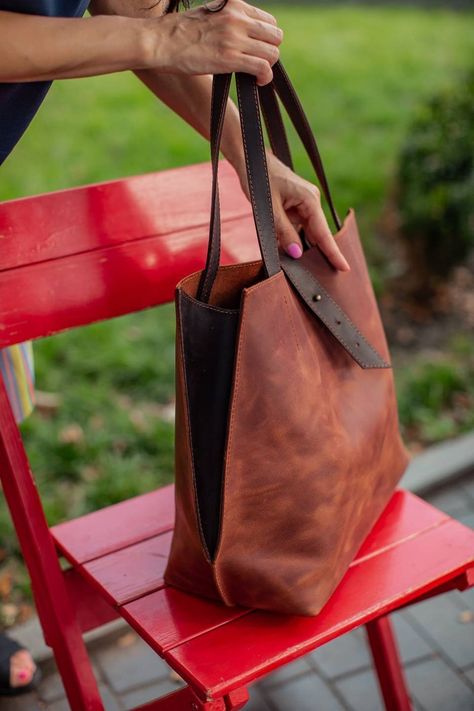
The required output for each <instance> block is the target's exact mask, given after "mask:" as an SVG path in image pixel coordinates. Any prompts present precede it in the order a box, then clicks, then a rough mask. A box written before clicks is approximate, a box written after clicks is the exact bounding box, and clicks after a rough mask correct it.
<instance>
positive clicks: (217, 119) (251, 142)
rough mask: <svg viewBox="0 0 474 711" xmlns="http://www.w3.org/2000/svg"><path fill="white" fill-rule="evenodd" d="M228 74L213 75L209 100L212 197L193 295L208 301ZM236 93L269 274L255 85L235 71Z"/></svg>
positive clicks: (216, 245) (272, 264) (272, 246)
mask: <svg viewBox="0 0 474 711" xmlns="http://www.w3.org/2000/svg"><path fill="white" fill-rule="evenodd" d="M230 80H231V75H230V74H216V75H215V76H214V80H213V90H212V100H211V158H212V199H211V222H210V230H209V246H208V252H207V260H206V266H205V268H204V271H203V273H202V276H201V280H200V283H199V287H198V291H197V298H198V299H199V300H200V301H204V302H208V301H209V298H210V295H211V291H212V287H213V284H214V281H215V278H216V275H217V271H218V268H219V262H220V252H221V216H220V204H219V188H218V171H219V151H220V145H221V140H222V131H223V127H224V119H225V111H226V108H227V103H228V98H229V89H230ZM236 80H237V95H238V104H239V113H240V124H241V129H242V140H243V145H244V154H245V163H246V168H247V178H248V182H249V190H250V198H251V203H252V210H253V215H254V222H255V228H256V231H257V238H258V242H259V246H260V252H261V255H262V260H263V265H264V269H265V274H266V276H267V277H271V276H273V275H274V274H277V273H278V272H279V271H280V270H281V266H280V258H279V253H278V242H277V238H276V232H275V225H274V221H273V205H272V199H271V192H270V179H269V177H268V169H267V161H266V154H265V144H264V141H263V130H262V125H261V120H260V107H259V100H258V93H257V84H256V80H255V78H254V77H252V76H251V75H249V74H242V73H237V74H236Z"/></svg>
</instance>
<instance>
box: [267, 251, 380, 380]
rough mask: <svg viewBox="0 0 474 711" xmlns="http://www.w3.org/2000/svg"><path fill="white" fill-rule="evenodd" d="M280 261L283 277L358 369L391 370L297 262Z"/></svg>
mask: <svg viewBox="0 0 474 711" xmlns="http://www.w3.org/2000/svg"><path fill="white" fill-rule="evenodd" d="M280 259H281V265H282V267H283V271H284V272H285V275H286V277H287V278H288V280H289V281H290V282H291V283H292V284H293V286H294V288H295V289H296V291H297V292H298V294H299V295H300V297H301V298H302V299H303V301H304V302H305V303H306V305H307V306H308V307H309V308H310V309H311V311H312V312H313V313H314V315H315V316H317V317H318V318H319V319H320V320H321V321H322V322H323V323H324V325H325V326H326V327H327V329H328V330H329V331H330V332H331V333H332V335H333V336H334V338H336V339H337V340H338V341H339V343H340V344H341V346H342V347H343V348H344V349H345V350H346V351H347V352H348V353H349V355H351V356H352V358H353V359H354V360H355V361H356V362H357V363H358V364H359V365H360V367H361V368H390V367H391V366H390V363H387V361H385V360H384V359H383V358H382V356H381V355H380V353H379V352H378V351H376V350H375V348H374V347H373V346H372V345H371V344H370V343H369V342H368V341H367V339H366V338H365V336H364V335H363V334H362V333H361V332H360V331H359V329H358V328H357V326H356V325H355V323H354V322H353V321H351V319H350V318H349V316H348V315H347V314H346V313H345V311H343V310H342V309H341V307H340V306H339V304H337V303H336V301H334V299H333V298H332V296H331V295H330V294H329V293H328V292H327V291H326V289H325V288H324V286H322V284H321V283H320V282H319V281H318V279H316V277H315V276H314V275H313V274H311V272H310V271H309V270H308V269H306V267H305V266H304V264H302V263H301V261H300V260H298V259H292V258H291V257H288V256H287V255H286V254H283V255H281V257H280Z"/></svg>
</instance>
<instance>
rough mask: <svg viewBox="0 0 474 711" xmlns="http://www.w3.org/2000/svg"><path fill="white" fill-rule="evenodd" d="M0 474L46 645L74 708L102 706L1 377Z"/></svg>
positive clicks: (87, 710)
mask: <svg viewBox="0 0 474 711" xmlns="http://www.w3.org/2000/svg"><path fill="white" fill-rule="evenodd" d="M0 479H1V481H2V485H3V492H4V495H5V499H6V501H7V504H8V507H9V509H10V513H11V516H12V519H13V523H14V525H15V529H16V532H17V536H18V539H19V541H20V545H21V549H22V553H23V557H24V559H25V562H26V565H27V566H28V571H29V573H30V577H31V582H32V587H33V593H34V597H35V601H36V604H37V608H38V614H39V617H40V621H41V626H42V628H43V630H44V635H45V639H46V641H47V644H48V645H49V646H51V647H52V648H53V651H54V655H55V658H56V662H57V665H58V668H59V671H60V673H61V677H62V679H63V681H64V686H65V689H66V693H67V697H68V700H69V704H70V706H71V709H72V711H104V706H103V703H102V701H101V698H100V694H99V690H98V687H97V682H96V679H95V677H94V673H93V671H92V666H91V663H90V659H89V657H88V654H87V650H86V647H85V644H84V641H83V639H82V634H81V630H80V628H79V625H78V622H77V619H76V616H75V613H74V609H73V608H72V606H71V601H70V599H69V597H68V594H67V590H66V586H65V583H64V578H63V574H62V571H61V567H60V565H59V561H58V557H57V554H56V550H55V548H54V543H53V539H52V537H51V534H50V532H49V528H48V524H47V522H46V518H45V515H44V511H43V508H42V505H41V499H40V497H39V493H38V490H37V488H36V485H35V482H34V479H33V476H32V473H31V470H30V467H29V463H28V459H27V457H26V452H25V450H24V447H23V443H22V440H21V437H20V433H19V431H18V428H17V426H16V424H15V420H14V417H13V413H12V411H11V407H10V404H9V401H8V397H7V393H6V391H5V386H4V384H3V380H2V379H1V378H0Z"/></svg>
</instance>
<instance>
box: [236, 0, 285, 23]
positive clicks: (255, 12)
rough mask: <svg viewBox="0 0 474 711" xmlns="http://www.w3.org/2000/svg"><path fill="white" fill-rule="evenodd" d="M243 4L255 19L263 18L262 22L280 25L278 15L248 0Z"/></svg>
mask: <svg viewBox="0 0 474 711" xmlns="http://www.w3.org/2000/svg"><path fill="white" fill-rule="evenodd" d="M242 5H243V6H244V11H245V12H246V14H247V15H248V16H249V17H252V18H253V19H255V20H262V22H268V23H269V24H270V25H278V22H277V19H276V17H274V16H273V15H272V14H271V13H269V12H266V10H260V8H259V7H254V6H253V5H249V4H248V3H246V2H244V3H242Z"/></svg>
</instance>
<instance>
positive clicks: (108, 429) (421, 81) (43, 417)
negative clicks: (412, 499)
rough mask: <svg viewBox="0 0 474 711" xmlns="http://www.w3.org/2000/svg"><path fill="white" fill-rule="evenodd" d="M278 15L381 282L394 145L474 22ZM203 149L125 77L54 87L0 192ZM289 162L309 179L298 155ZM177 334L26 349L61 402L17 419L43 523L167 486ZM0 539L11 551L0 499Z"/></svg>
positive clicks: (337, 11) (94, 176)
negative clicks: (382, 219)
mask: <svg viewBox="0 0 474 711" xmlns="http://www.w3.org/2000/svg"><path fill="white" fill-rule="evenodd" d="M265 5H266V6H267V7H271V4H270V3H268V4H267V3H265ZM275 13H276V14H277V15H278V17H279V19H280V23H281V25H282V27H283V28H284V29H285V33H286V38H285V43H284V46H283V49H282V55H283V60H284V63H285V64H286V66H287V68H288V70H289V72H290V74H291V76H292V77H293V79H294V82H295V84H296V86H297V87H298V90H299V91H300V94H301V97H302V99H303V101H304V104H305V106H306V107H307V110H308V113H309V116H310V118H311V121H312V124H313V126H314V128H315V130H316V133H317V136H318V137H319V139H320V142H321V146H322V152H323V155H324V157H325V159H326V162H327V165H328V172H329V175H330V178H331V182H332V184H333V186H334V192H335V195H336V201H337V203H338V206H339V209H340V211H341V212H342V213H344V212H345V211H346V209H347V208H348V207H349V206H354V207H355V208H356V209H357V211H358V213H359V215H360V222H361V224H362V226H363V232H364V240H365V243H366V246H367V249H368V254H369V260H370V262H371V267H372V269H373V274H374V275H375V276H376V277H377V279H378V281H379V282H380V280H381V279H382V278H383V274H384V269H385V268H386V264H385V262H384V251H385V246H384V244H383V242H381V241H380V238H377V236H376V224H377V220H378V218H379V216H380V214H381V211H382V210H383V206H384V201H385V198H386V195H387V192H388V190H389V188H390V184H391V180H392V175H393V171H394V166H395V161H396V156H397V151H398V148H399V146H400V144H401V141H402V139H403V136H404V133H405V130H406V128H407V126H408V124H409V122H410V120H411V118H412V115H413V112H414V110H415V109H416V107H417V104H418V102H419V101H420V99H423V98H424V97H426V96H428V95H430V94H431V93H432V91H433V90H435V89H436V88H437V87H440V86H442V85H444V84H446V83H449V82H450V80H451V79H452V78H453V77H455V76H456V75H457V74H458V72H459V71H460V70H461V69H463V68H464V67H465V66H466V65H467V63H468V60H469V57H470V56H474V23H473V15H471V14H454V13H450V12H449V11H433V10H432V11H426V10H415V9H407V8H404V9H397V8H390V9H388V8H387V9H383V8H373V7H372V8H370V9H369V8H363V7H357V8H356V7H350V8H347V7H346V8H345V7H337V8H332V9H331V8H327V7H325V8H321V7H320V8H310V7H299V8H298V7H296V8H291V9H289V8H285V7H282V6H278V8H275ZM208 152H209V151H208V145H207V143H206V142H205V141H204V140H203V139H201V138H200V137H199V136H197V135H195V134H194V133H193V131H192V130H191V129H190V128H188V127H187V126H185V125H184V124H182V123H181V122H179V121H177V120H176V119H175V117H174V115H173V114H172V113H171V112H170V111H168V110H167V109H166V108H165V107H163V106H162V105H160V104H159V103H158V102H157V101H156V100H155V99H154V98H153V97H152V96H151V95H149V94H148V93H147V91H146V90H145V89H144V88H143V87H142V86H141V85H140V84H139V83H138V81H137V80H136V79H135V78H134V77H133V76H132V75H130V74H122V75H117V76H109V77H104V78H95V79H87V80H74V81H68V82H58V83H56V85H55V86H54V87H53V89H52V91H51V93H50V95H49V97H48V99H47V102H46V104H45V106H44V107H43V109H42V110H41V112H40V114H39V115H38V117H37V118H36V119H35V121H34V122H33V124H32V126H31V128H30V130H29V131H28V134H27V135H26V136H25V137H24V139H23V140H22V142H21V143H20V145H19V146H18V147H17V149H16V151H15V153H14V154H13V155H12V156H11V157H10V158H9V159H8V161H7V162H6V163H5V165H4V166H3V167H2V168H1V171H0V199H8V198H14V197H18V196H22V195H28V194H33V193H38V192H45V191H49V190H54V189H59V188H65V187H68V186H74V185H79V184H83V183H89V182H93V181H100V180H107V179H111V178H117V177H120V176H125V175H130V174H134V173H141V172H146V171H153V170H159V169H164V168H169V167H172V166H177V165H184V164H187V163H193V162H198V161H203V160H207V159H208ZM297 165H298V167H299V169H300V170H301V171H302V172H304V174H305V175H306V176H307V177H311V173H310V171H309V169H308V166H307V164H306V162H305V160H304V159H303V156H302V152H301V150H298V151H297ZM173 330H174V321H173V310H172V308H171V307H166V308H161V309H158V310H152V311H148V312H145V313H142V314H137V315H133V316H129V317H125V318H122V319H117V320H115V321H113V322H109V323H107V324H101V325H94V326H92V327H89V328H86V329H82V330H81V331H76V332H70V333H67V334H62V335H60V336H57V337H55V338H52V339H47V340H45V341H42V342H40V343H38V344H37V345H36V359H37V382H38V387H39V388H40V389H41V390H43V391H48V392H54V393H59V394H60V395H61V398H62V402H61V404H60V406H59V408H58V409H57V410H56V411H54V412H52V413H50V414H45V413H38V412H37V413H35V414H34V415H33V416H32V417H31V418H30V419H29V420H28V421H27V422H26V423H25V424H24V425H23V430H24V434H25V439H26V443H27V449H28V452H29V455H30V457H31V462H32V465H33V470H34V472H35V474H36V477H37V479H38V482H39V486H40V489H41V492H42V494H43V498H44V502H45V506H46V510H47V514H48V518H49V520H50V522H51V523H54V522H56V521H58V520H61V519H63V518H66V517H71V516H75V515H79V514H81V513H83V512H85V511H88V510H91V509H95V508H98V507H101V506H104V505H107V504H109V503H111V502H114V501H118V500H120V499H122V498H125V497H129V496H132V495H134V494H137V493H140V492H142V491H145V490H148V489H150V488H152V487H155V486H157V485H159V484H162V483H164V482H166V481H169V480H170V479H171V477H172V458H173V455H172V445H173V429H172V424H171V423H170V422H169V419H168V418H167V417H166V416H165V414H166V411H164V410H163V407H162V406H163V405H166V403H169V402H170V401H171V400H172V397H173V388H174V385H173V366H174V364H173V357H174V343H173ZM423 367H424V366H423ZM443 372H444V371H443ZM424 373H425V371H423V372H422V373H421V375H419V380H420V382H421V381H423V383H424V382H425V381H424V378H425V374H424ZM413 377H415V378H416V377H418V376H416V374H415V376H413ZM443 378H444V379H445V380H446V378H445V376H444V375H443ZM448 380H449V378H448ZM404 382H405V381H404ZM406 382H407V383H408V384H407V385H406V387H407V388H410V389H411V388H414V387H415V385H416V383H415V384H414V382H413V380H409V379H408V380H407V381H406ZM417 382H418V381H417ZM423 383H422V385H420V387H419V388H418V390H417V393H420V394H419V398H422V397H423ZM448 385H449V383H448ZM448 389H449V388H448ZM404 397H405V396H404V394H402V405H403V407H402V410H403V412H402V414H403V416H404V417H406V420H407V424H408V425H410V426H411V425H412V422H411V419H410V418H411V417H412V414H411V411H410V406H409V402H408V404H407V402H406V398H405V399H403V398H404ZM422 405H423V403H422ZM422 405H421V406H420V407H422ZM443 433H445V430H443V432H442V434H443ZM434 438H436V437H434ZM0 539H1V542H2V545H3V547H4V548H6V550H11V549H14V547H15V544H14V542H13V537H12V536H11V527H10V522H9V517H8V514H7V512H6V511H5V509H4V508H2V509H1V510H0Z"/></svg>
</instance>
